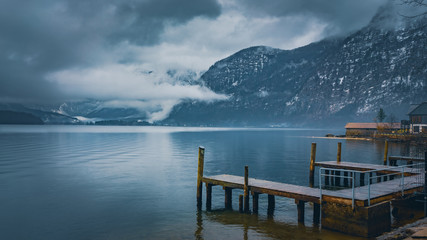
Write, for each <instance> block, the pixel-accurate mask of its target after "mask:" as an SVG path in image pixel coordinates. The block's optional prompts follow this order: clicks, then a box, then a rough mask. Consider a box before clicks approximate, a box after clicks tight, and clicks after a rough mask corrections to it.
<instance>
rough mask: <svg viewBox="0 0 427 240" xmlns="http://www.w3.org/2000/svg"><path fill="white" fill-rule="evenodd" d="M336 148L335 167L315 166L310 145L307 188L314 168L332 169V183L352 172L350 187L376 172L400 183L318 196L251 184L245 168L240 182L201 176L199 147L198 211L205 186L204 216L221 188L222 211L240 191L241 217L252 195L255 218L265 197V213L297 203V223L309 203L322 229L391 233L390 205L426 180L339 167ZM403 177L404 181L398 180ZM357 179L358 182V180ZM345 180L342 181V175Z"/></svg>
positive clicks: (406, 171)
mask: <svg viewBox="0 0 427 240" xmlns="http://www.w3.org/2000/svg"><path fill="white" fill-rule="evenodd" d="M340 147H341V146H340V144H339V145H338V149H339V151H338V155H337V159H338V161H327V162H317V163H316V162H315V154H316V146H315V144H313V145H312V151H311V160H310V177H309V179H310V186H312V185H313V182H314V172H315V171H314V169H315V166H317V167H323V168H330V169H333V170H334V173H333V174H331V175H328V174H329V173H328V174H325V175H326V176H331V179H332V178H337V177H340V176H339V175H337V174H338V172H339V170H338V169H342V171H344V172H345V173H347V174H348V173H349V171H353V172H350V174H351V176H352V180H353V181H354V180H355V178H354V176H355V174H356V173H358V174H362V175H361V176H364V175H363V174H364V173H363V172H369V173H372V171H376V173H377V176H378V177H376V178H381V179H382V177H381V175H382V174H395V175H396V176H397V177H400V178H397V177H396V178H388V179H386V178H384V181H381V180H379V179H378V180H377V181H376V182H375V183H371V182H369V183H368V184H367V185H365V184H360V186H356V185H355V184H354V183H353V188H346V189H340V190H326V189H322V190H320V189H319V188H313V187H305V186H298V185H293V184H286V183H280V182H273V181H266V180H261V179H256V178H249V171H248V166H246V167H245V174H244V177H243V176H234V175H227V174H221V175H215V176H203V165H204V148H202V147H201V148H199V168H198V176H197V206H198V209H200V210H201V208H202V185H203V183H204V184H205V186H206V209H207V210H208V211H209V210H211V206H212V203H211V202H212V187H213V186H222V187H223V189H224V192H225V198H224V204H225V208H226V209H227V208H231V206H232V199H233V196H232V190H233V189H243V190H244V194H243V195H240V196H239V210H240V211H241V212H247V213H248V212H250V210H249V209H250V208H249V196H250V195H252V212H253V213H258V209H259V207H258V198H259V195H260V194H268V211H271V209H273V210H274V205H275V197H276V196H278V197H286V198H293V199H295V203H296V205H297V209H298V221H299V222H304V204H305V203H306V202H312V203H313V210H314V213H313V222H314V223H315V224H317V223H319V222H320V220H321V221H322V227H326V228H330V229H334V230H338V231H343V232H346V233H350V234H354V235H358V236H363V237H372V236H376V235H378V234H380V233H382V232H384V231H387V230H389V229H390V222H391V219H390V201H391V200H392V199H395V198H399V197H401V196H405V195H408V194H412V193H414V192H416V191H421V190H422V189H423V187H424V174H422V175H420V174H419V173H420V171H418V172H417V171H415V169H412V168H402V169H403V171H402V170H400V169H397V168H396V167H391V166H384V165H375V164H363V163H350V162H341V156H340V155H341V151H340V150H341V149H340ZM331 172H332V170H331ZM401 172H403V177H401V176H402V174H401ZM361 176H360V177H359V178H360V179H362V177H361ZM343 177H344V178H345V175H343ZM421 178H422V179H421ZM369 179H372V177H370V178H369ZM386 180H388V181H386ZM361 183H362V181H361ZM402 183H403V184H402ZM320 215H321V216H322V217H320Z"/></svg>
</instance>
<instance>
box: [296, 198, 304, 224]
mask: <svg viewBox="0 0 427 240" xmlns="http://www.w3.org/2000/svg"><path fill="white" fill-rule="evenodd" d="M295 203H296V204H297V208H298V222H300V223H304V205H305V201H301V200H296V199H295Z"/></svg>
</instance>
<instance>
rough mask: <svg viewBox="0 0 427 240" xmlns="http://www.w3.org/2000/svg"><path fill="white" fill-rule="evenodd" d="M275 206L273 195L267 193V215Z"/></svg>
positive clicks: (271, 213)
mask: <svg viewBox="0 0 427 240" xmlns="http://www.w3.org/2000/svg"><path fill="white" fill-rule="evenodd" d="M275 206H276V201H275V198H274V195H270V194H268V207H267V214H268V215H273V212H274V208H275Z"/></svg>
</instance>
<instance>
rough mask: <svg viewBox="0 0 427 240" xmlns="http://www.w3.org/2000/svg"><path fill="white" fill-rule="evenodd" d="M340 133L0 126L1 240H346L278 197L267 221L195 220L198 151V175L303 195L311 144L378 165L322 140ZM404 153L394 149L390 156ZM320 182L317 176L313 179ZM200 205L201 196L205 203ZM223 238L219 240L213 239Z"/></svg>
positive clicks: (359, 146) (320, 153) (349, 146)
mask: <svg viewBox="0 0 427 240" xmlns="http://www.w3.org/2000/svg"><path fill="white" fill-rule="evenodd" d="M341 132H342V131H341V130H313V129H231V128H229V129H227V128H172V127H100V126H13V125H9V126H6V125H1V126H0V147H1V149H2V151H1V152H0V166H1V167H0V191H1V195H0V211H1V213H2V214H1V216H0V239H196V238H197V239H199V238H203V239H217V238H218V237H219V236H221V238H225V239H243V238H245V236H247V237H248V238H249V239H285V238H286V239H304V238H305V239H312V238H321V239H326V238H328V239H329V238H336V239H345V238H349V239H351V238H353V237H350V236H346V235H341V234H339V233H334V232H330V231H327V230H318V228H317V227H313V226H312V221H311V220H312V206H311V205H307V207H306V208H307V209H306V220H305V226H303V225H298V223H297V219H296V216H297V211H296V206H295V203H294V200H293V199H286V198H277V199H276V211H275V214H274V216H273V217H268V216H267V214H266V213H267V200H266V199H267V196H264V195H261V196H260V214H259V215H258V216H255V215H244V214H239V213H238V212H237V211H236V210H237V209H238V205H237V204H238V201H237V196H238V194H241V193H240V192H239V191H238V190H234V191H233V196H234V198H233V209H234V211H224V210H223V207H224V193H223V190H222V189H221V188H220V187H214V188H213V202H212V204H213V206H212V208H213V210H214V211H212V212H206V211H205V208H204V207H203V211H202V212H200V213H197V208H196V177H197V153H198V147H199V146H200V145H203V146H204V147H205V148H206V154H205V171H204V173H205V175H214V174H220V173H227V174H235V175H240V176H242V175H243V172H244V166H245V165H248V166H249V174H250V177H255V178H261V179H266V180H272V181H278V182H284V183H291V184H298V185H303V186H308V173H309V171H308V170H309V169H308V167H309V157H310V145H311V143H312V142H317V161H324V160H334V159H336V145H337V142H338V141H342V142H343V154H342V159H343V161H354V162H366V163H377V164H381V163H382V156H383V143H382V142H371V141H360V140H336V139H325V138H313V137H322V136H324V135H325V134H326V133H335V134H339V133H341ZM401 151H406V148H405V146H401V145H397V144H391V148H390V152H391V154H393V153H394V154H400V153H401ZM316 174H317V173H316ZM204 197H205V196H204ZM218 234H221V235H218Z"/></svg>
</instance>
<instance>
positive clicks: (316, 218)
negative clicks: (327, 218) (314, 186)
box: [313, 203, 320, 224]
mask: <svg viewBox="0 0 427 240" xmlns="http://www.w3.org/2000/svg"><path fill="white" fill-rule="evenodd" d="M313 223H314V224H319V223H320V204H318V203H313Z"/></svg>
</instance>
